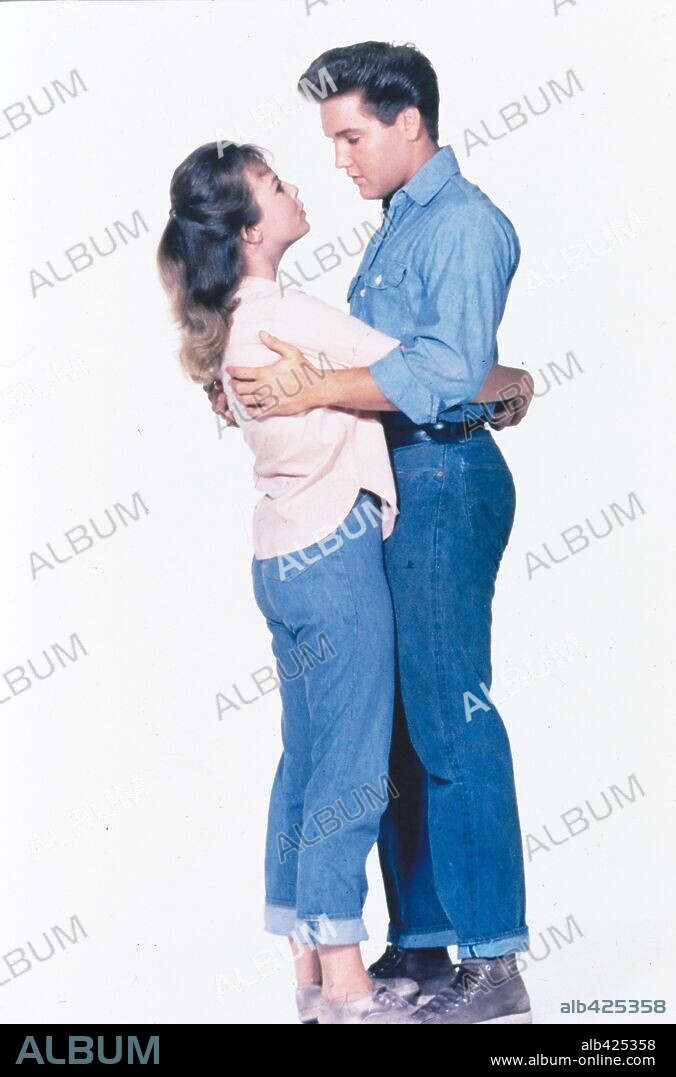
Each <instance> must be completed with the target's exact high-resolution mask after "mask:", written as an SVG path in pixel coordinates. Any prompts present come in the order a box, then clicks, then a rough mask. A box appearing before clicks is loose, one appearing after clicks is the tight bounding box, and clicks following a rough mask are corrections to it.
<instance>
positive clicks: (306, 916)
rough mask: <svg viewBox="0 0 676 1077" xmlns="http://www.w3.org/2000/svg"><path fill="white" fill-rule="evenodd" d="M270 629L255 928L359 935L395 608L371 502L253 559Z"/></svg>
mask: <svg viewBox="0 0 676 1077" xmlns="http://www.w3.org/2000/svg"><path fill="white" fill-rule="evenodd" d="M252 575H253V581H254V593H255V596H256V602H257V604H258V606H259V609H260V610H261V612H262V613H263V615H264V616H265V618H266V620H267V623H268V627H269V628H270V631H271V633H272V648H273V652H274V654H275V658H276V660H277V670H278V675H279V681H280V692H281V697H282V744H283V752H282V755H281V758H280V760H279V764H278V767H277V771H276V774H275V778H274V782H273V787H272V793H271V797H270V807H269V814H268V831H267V839H266V852H265V918H264V924H265V929H266V930H267V931H270V932H272V933H274V934H283V935H288V934H291V933H292V932H296V934H297V938H298V941H300V942H324V943H329V944H335V945H339V944H348V943H355V942H360V941H361V940H362V939H367V938H368V937H369V936H368V933H367V931H366V929H365V927H364V923H363V919H362V910H363V906H364V901H365V899H366V894H367V880H366V859H367V856H368V854H369V851H370V850H371V849H372V848H373V846H374V845H375V843H376V841H377V838H378V831H379V826H380V820H381V817H382V814H383V812H384V811H385V808H386V806H387V802H388V791H389V792H390V794H391V795H392V796H393V797H395V798H396V792H397V791H396V789H394V790H393V789H392V785H391V783H390V781H389V776H388V759H389V752H390V746H391V741H392V720H393V707H394V683H395V675H394V617H393V610H392V600H391V596H390V591H389V587H388V584H387V578H386V576H385V567H384V563H383V542H382V532H381V516H380V499H379V498H376V497H374V495H373V494H371V493H367V492H365V491H362V492H360V494H359V496H358V497H357V500H356V501H355V504H354V506H353V508H352V510H351V511H350V513H349V514H348V516H347V517H346V518H345V519H344V520H343V522H342V523H341V524H340V526H339V527H338V528H337V529H336V531H334V532H333V533H332V535H331V536H329V537H328V538H327V539H324V540H322V541H321V542H320V543H314V544H313V545H311V546H307V547H305V549H304V550H302V551H297V552H295V553H294V554H289V555H282V556H280V557H278V558H277V557H270V558H266V559H263V560H258V559H256V558H254V560H253V562H252Z"/></svg>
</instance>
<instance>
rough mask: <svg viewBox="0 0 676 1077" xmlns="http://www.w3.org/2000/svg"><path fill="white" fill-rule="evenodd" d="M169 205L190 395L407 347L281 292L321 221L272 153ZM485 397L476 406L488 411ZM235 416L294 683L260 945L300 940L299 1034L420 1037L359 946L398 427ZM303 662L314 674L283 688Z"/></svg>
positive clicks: (168, 280)
mask: <svg viewBox="0 0 676 1077" xmlns="http://www.w3.org/2000/svg"><path fill="white" fill-rule="evenodd" d="M170 194H171V207H172V208H171V210H170V220H169V222H168V224H167V226H166V228H165V231H164V234H163V236H162V239H161V241H160V245H159V250H158V265H159V269H160V274H161V278H162V281H163V284H164V286H165V288H166V289H167V291H168V293H169V295H170V297H171V299H172V303H173V306H174V312H175V314H176V317H177V319H178V321H179V323H180V325H181V328H182V333H183V338H182V345H181V350H180V358H181V362H182V365H183V367H184V369H185V370H186V371H187V373H188V374H189V375H190V376H191V378H192V379H193V380H194V381H197V382H200V383H201V384H202V385H203V386H204V387H209V386H211V385H212V383H213V382H214V379H218V378H219V377H220V378H222V379H223V381H224V382H225V383H226V385H227V367H228V365H229V363H233V364H234V363H242V362H246V363H248V364H249V365H265V364H266V363H267V362H269V352H268V351H267V349H266V348H265V347H264V345H263V344H262V343H261V341H260V340H259V338H258V331H259V330H268V331H269V332H271V333H272V334H274V335H275V336H277V337H280V338H282V339H287V340H294V341H297V342H298V344H299V345H300V346H301V349H302V351H303V352H304V354H305V355H306V357H307V358H308V360H309V362H308V364H307V368H306V370H305V374H306V375H307V376H308V377H321V376H326V367H327V366H329V367H330V366H335V365H356V366H365V365H368V364H369V363H372V362H375V360H376V359H379V358H381V357H382V356H383V355H385V354H387V352H389V351H390V350H391V349H392V348H393V347H396V346H397V344H398V341H396V340H394V339H393V338H391V337H388V336H386V335H385V334H383V333H379V332H378V331H376V330H374V329H372V328H371V327H369V326H367V325H365V324H363V323H362V322H360V321H358V320H357V319H356V318H353V317H351V316H349V315H347V314H343V313H341V312H340V311H338V310H336V309H334V308H332V307H330V306H328V305H327V304H325V303H322V302H320V301H319V300H317V299H314V298H312V297H310V296H308V295H306V294H304V293H302V292H297V291H294V292H293V293H289V294H287V295H286V296H283V295H282V294H280V289H279V287H278V285H277V270H278V266H279V263H280V260H281V258H282V256H283V254H284V253H285V251H286V250H287V249H288V248H289V247H290V246H291V244H293V243H294V242H295V241H296V240H298V239H300V238H301V237H302V236H304V235H305V234H306V233H307V232H308V231H309V225H308V223H307V220H306V217H305V211H304V209H303V206H302V203H301V202H300V201H299V200H298V190H297V188H296V187H293V186H292V185H290V184H288V183H283V182H282V181H281V180H279V178H278V177H277V176H276V175H275V173H274V172H273V171H272V170H271V169H270V168H269V167H268V165H267V163H266V161H265V158H264V156H263V153H262V152H261V151H260V150H259V149H257V148H256V147H253V146H248V145H241V146H237V145H234V144H230V145H228V146H227V147H226V149H225V150H224V151H222V152H221V154H220V156H219V153H218V152H217V144H216V143H209V144H207V145H204V146H201V147H200V148H199V149H197V150H195V151H194V152H193V153H191V154H190V156H189V157H187V158H186V160H185V161H184V162H183V163H182V164H181V165H179V167H178V168H177V170H176V172H175V173H174V176H173V178H172V181H171V188H170ZM502 369H503V370H504V371H505V372H506V373H505V382H508V381H509V377H510V376H509V373H507V372H508V370H509V368H502ZM489 377H490V376H489ZM493 385H495V381H493ZM486 391H487V390H486V386H484V390H482V394H480V395H479V398H478V399H479V400H481V399H485V400H487V399H491V397H490V396H489V395H484V394H485V392H486ZM271 392H272V390H271ZM495 398H496V396H495V392H493V396H492V399H495ZM230 406H231V408H232V411H233V413H234V415H235V418H236V420H237V425H239V426H241V428H242V431H243V434H244V437H245V439H246V441H247V443H248V444H249V445H250V447H251V449H252V451H253V452H254V454H255V465H254V470H255V476H256V486H257V488H258V489H260V490H261V491H262V493H263V497H262V498H261V500H260V501H259V502H258V504H257V506H256V508H255V510H254V521H253V545H254V556H253V560H252V566H251V568H252V576H253V586H254V594H255V599H256V603H257V605H258V607H259V609H260V610H261V612H262V614H263V616H264V617H265V619H266V622H267V625H268V627H269V629H270V632H271V635H272V648H273V651H274V654H275V657H276V660H277V663H278V668H279V669H280V672H281V673H282V675H281V676H280V692H281V696H282V705H283V712H282V742H283V751H282V755H281V758H280V760H279V764H278V767H277V771H276V774H275V778H274V782H273V787H272V792H271V797H270V806H269V814H268V828H267V839H266V851H265V891H266V892H265V910H264V913H265V919H264V923H265V929H266V930H267V931H269V932H272V933H273V934H284V935H288V936H289V939H290V942H291V946H292V950H293V952H294V956H295V964H296V976H297V992H296V999H297V1003H298V1008H299V1014H300V1016H301V1020H304V1021H315V1020H318V1022H319V1023H320V1024H323V1023H326V1024H371V1023H377V1024H402V1023H403V1024H406V1023H410V1022H411V1015H412V1013H413V1012H414V1011H413V1007H412V1006H411V1005H410V1004H409V1003H408V1002H407V1001H406V998H407V997H408V998H410V997H412V996H413V994H415V992H416V985H415V983H414V982H413V981H400V982H393V981H388V985H387V986H386V985H385V984H383V983H380V982H378V981H377V980H375V981H374V980H373V979H372V978H371V977H370V976H369V974H368V973H367V972H366V970H365V968H364V964H363V962H362V959H361V954H360V948H359V943H360V941H361V940H363V939H366V938H368V935H367V933H366V929H365V927H364V923H363V919H362V910H363V905H364V901H365V898H366V893H367V880H366V871H365V865H366V858H367V856H368V853H369V851H370V849H371V848H372V846H373V844H374V843H375V841H376V839H377V836H378V829H379V821H380V816H381V815H382V813H383V811H384V809H385V806H386V802H387V795H386V794H385V795H383V781H386V782H387V769H388V755H389V749H390V741H391V736H392V712H393V696H394V625H393V613H392V605H391V598H390V593H389V588H388V585H387V580H386V577H385V573H384V567H383V551H382V543H383V541H385V540H386V539H387V537H388V536H389V535H390V534H391V532H392V529H393V527H394V524H395V515H396V511H397V496H396V490H395V484H394V479H393V475H392V470H391V467H390V460H389V455H388V450H387V445H386V442H385V437H384V433H383V429H382V426H381V424H380V422H379V419H378V417H377V416H376V415H375V414H369V413H366V412H350V411H347V410H345V409H341V408H318V409H313V410H310V411H306V412H303V413H301V414H299V415H295V416H289V417H282V416H275V415H269V416H267V417H264V418H261V419H258V420H255V421H254V420H252V419H250V418H249V417H248V416H247V415H246V414H245V413H244V412H243V411H242V409H238V408H237V406H236V402H235V398H234V396H232V398H231V400H230ZM298 653H300V654H301V655H302V656H303V658H304V659H307V658H308V656H310V658H309V661H308V662H307V663H306V662H305V661H304V662H303V668H302V669H301V671H300V672H297V671H295V672H294V675H293V676H289V675H284V670H285V668H286V667H288V666H289V665H292V664H293V663H294V662H295V663H296V665H297V655H298ZM292 655H293V656H294V657H293V659H292V657H291V656H292ZM391 792H392V795H397V793H396V790H391ZM360 793H361V796H360V795H359V794H360ZM365 802H366V804H367V806H365ZM298 936H300V940H301V941H300V942H299V941H298ZM313 940H314V941H315V942H316V946H315V945H313Z"/></svg>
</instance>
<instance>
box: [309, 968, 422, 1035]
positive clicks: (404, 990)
mask: <svg viewBox="0 0 676 1077" xmlns="http://www.w3.org/2000/svg"><path fill="white" fill-rule="evenodd" d="M371 979H372V980H373V984H374V986H377V985H378V982H379V981H378V980H376V979H374V978H373V977H371ZM383 986H386V987H387V988H389V990H390V991H393V992H394V993H395V995H399V997H400V998H403V999H406V1000H410V999H413V998H415V997H416V996H417V994H418V985H417V983H416V982H415V980H406V979H403V978H401V977H396V978H395V979H390V980H388V981H387V983H386V984H384V985H383ZM321 995H322V985H321V984H307V985H306V986H304V987H297V988H296V1008H297V1010H298V1019H299V1021H300V1022H301V1024H303V1025H316V1024H317V1008H318V1006H319V1000H320V998H321Z"/></svg>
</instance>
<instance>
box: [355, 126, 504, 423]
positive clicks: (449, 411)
mask: <svg viewBox="0 0 676 1077" xmlns="http://www.w3.org/2000/svg"><path fill="white" fill-rule="evenodd" d="M520 254H521V250H520V247H519V241H518V238H517V235H516V232H515V231H514V228H513V226H512V224H511V222H510V221H509V220H508V219H507V217H505V215H504V214H503V213H501V211H500V210H499V209H498V208H497V206H494V205H493V203H492V202H491V200H490V199H489V198H488V197H487V195H485V194H484V193H483V191H481V190H480V189H479V188H478V187H477V186H475V185H474V184H473V183H470V182H469V181H468V180H466V179H464V177H463V176H461V175H460V169H459V168H458V162H457V159H456V157H455V154H454V153H453V150H452V149H451V147H450V146H443V147H442V148H441V149H440V150H438V152H437V153H435V155H434V156H433V157H431V158H430V159H429V160H428V161H426V162H425V164H424V165H423V166H422V167H421V168H419V169H418V171H417V172H416V174H415V175H414V176H413V177H412V179H410V180H409V181H408V183H406V184H405V185H404V186H403V187H402V188H401V189H400V190H398V191H397V192H396V193H395V194H394V195H393V196H392V199H391V202H390V205H389V207H388V210H387V212H386V214H385V217H384V220H383V224H382V226H381V228H380V229H379V230H378V232H376V233H375V234H374V235H373V236H372V237H371V240H370V242H369V244H368V246H367V247H366V250H365V251H364V256H363V258H362V261H361V265H360V266H359V270H358V271H357V275H356V276H355V277H354V278H353V279H352V281H351V282H350V286H349V289H348V301H349V304H350V313H351V314H353V315H355V317H357V318H360V319H361V320H362V321H363V322H366V323H368V325H372V326H373V327H374V328H376V329H380V330H381V331H382V332H384V333H389V334H390V335H391V336H393V337H397V339H398V340H400V341H401V342H402V345H403V350H402V348H400V347H397V348H395V349H394V350H393V351H391V352H388V354H387V355H385V356H384V357H383V358H382V359H378V360H377V361H376V362H375V363H372V364H371V366H370V368H369V369H370V371H371V374H372V375H373V377H374V379H375V381H376V383H377V385H378V387H379V388H380V390H381V392H382V393H383V394H384V396H386V397H387V398H388V400H391V401H392V403H393V404H396V405H397V407H398V408H399V412H383V413H382V416H381V417H382V420H383V423H384V425H385V427H386V428H387V427H388V426H393V425H397V424H398V423H402V422H404V423H405V422H407V421H408V420H412V421H413V422H414V423H418V424H421V423H432V422H437V420H439V419H443V420H446V421H451V422H460V421H462V419H464V418H465V417H467V416H475V417H476V416H478V415H481V414H490V413H491V412H492V408H493V405H490V404H489V405H481V404H474V406H473V407H470V406H467V402H468V401H471V400H472V398H473V397H474V396H475V395H476V394H477V392H478V390H479V389H480V388H481V386H482V385H483V383H484V381H485V379H486V375H487V374H488V371H489V370H490V368H491V366H492V365H493V363H496V362H497V360H498V347H497V342H496V333H497V329H498V326H499V324H500V321H501V319H502V315H503V312H504V309H505V303H506V301H507V294H508V292H509V286H510V284H511V282H512V277H513V276H514V273H515V271H516V268H517V266H518V264H519V257H520ZM402 412H403V415H402V414H401V413H402ZM406 416H408V420H407V419H406Z"/></svg>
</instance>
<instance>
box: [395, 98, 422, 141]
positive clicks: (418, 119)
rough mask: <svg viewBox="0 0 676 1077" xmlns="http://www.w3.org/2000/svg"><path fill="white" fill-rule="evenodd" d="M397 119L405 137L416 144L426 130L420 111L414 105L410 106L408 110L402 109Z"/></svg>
mask: <svg viewBox="0 0 676 1077" xmlns="http://www.w3.org/2000/svg"><path fill="white" fill-rule="evenodd" d="M397 119H398V120H399V122H400V123H401V125H402V128H403V131H404V136H405V137H406V138H407V139H408V140H409V142H415V141H416V139H418V138H420V135H421V134H422V132H423V130H424V124H423V119H422V116H421V115H420V109H417V108H416V107H415V106H414V105H409V106H408V107H407V108H405V109H402V111H401V112H400V113H399V116H398V117H397Z"/></svg>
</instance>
